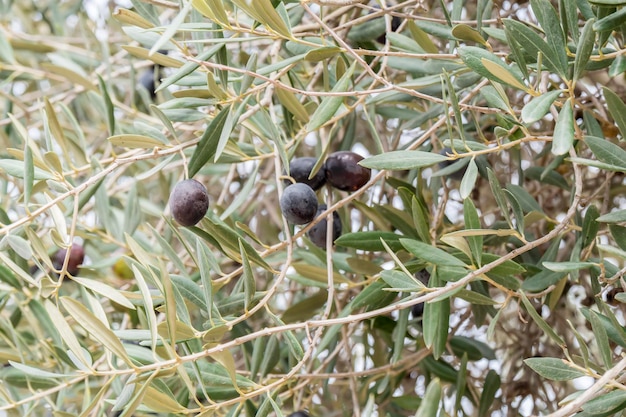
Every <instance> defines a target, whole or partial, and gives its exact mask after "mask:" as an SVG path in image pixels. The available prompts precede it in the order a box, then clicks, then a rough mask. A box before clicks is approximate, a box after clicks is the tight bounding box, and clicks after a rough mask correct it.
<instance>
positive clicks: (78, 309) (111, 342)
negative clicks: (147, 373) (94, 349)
mask: <svg viewBox="0 0 626 417" xmlns="http://www.w3.org/2000/svg"><path fill="white" fill-rule="evenodd" d="M61 304H63V307H65V309H66V310H67V311H68V313H70V315H71V316H72V317H73V318H74V320H76V323H78V324H80V325H81V326H82V327H84V328H85V330H87V332H89V334H90V335H91V336H92V337H93V338H94V339H96V340H97V341H98V342H100V343H101V344H102V345H103V346H104V347H105V348H106V349H108V350H109V351H111V353H113V354H115V355H117V356H118V357H119V358H120V359H122V360H123V361H124V362H126V364H127V365H129V366H133V364H132V362H131V360H130V358H129V357H128V354H127V353H126V350H125V349H124V346H123V345H122V342H120V340H119V339H118V338H117V336H115V334H114V333H113V332H112V331H111V329H109V327H108V326H107V325H105V324H104V323H103V322H102V321H100V319H98V318H97V317H96V316H95V315H94V314H93V313H92V312H91V311H89V310H88V309H87V307H85V306H84V305H83V304H82V303H81V302H79V301H78V300H75V299H73V298H70V297H61Z"/></svg>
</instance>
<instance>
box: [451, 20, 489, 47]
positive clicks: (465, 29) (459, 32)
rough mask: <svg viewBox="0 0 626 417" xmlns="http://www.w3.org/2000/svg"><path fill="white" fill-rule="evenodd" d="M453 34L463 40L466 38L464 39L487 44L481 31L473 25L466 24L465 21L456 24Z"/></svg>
mask: <svg viewBox="0 0 626 417" xmlns="http://www.w3.org/2000/svg"><path fill="white" fill-rule="evenodd" d="M452 36H454V37H455V38H457V39H461V40H464V41H470V42H476V43H479V44H481V45H483V46H487V42H486V41H485V39H484V38H483V37H482V36H481V35H480V32H478V31H477V30H476V29H474V28H473V27H471V26H469V25H466V24H464V23H461V24H458V25H455V26H454V27H453V28H452Z"/></svg>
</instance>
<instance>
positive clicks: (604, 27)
mask: <svg viewBox="0 0 626 417" xmlns="http://www.w3.org/2000/svg"><path fill="white" fill-rule="evenodd" d="M624 22H626V9H619V10H617V11H615V12H613V13H611V14H609V15H608V16H605V17H603V18H602V19H599V20H598V21H597V22H596V23H595V24H594V25H593V30H595V31H596V32H607V31H611V30H614V29H617V28H618V27H620V26H621V25H623V24H624Z"/></svg>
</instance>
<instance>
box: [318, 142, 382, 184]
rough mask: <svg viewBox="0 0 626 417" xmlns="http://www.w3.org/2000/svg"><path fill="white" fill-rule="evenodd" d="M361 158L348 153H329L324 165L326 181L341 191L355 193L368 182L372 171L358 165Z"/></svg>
mask: <svg viewBox="0 0 626 417" xmlns="http://www.w3.org/2000/svg"><path fill="white" fill-rule="evenodd" d="M361 160H363V157H362V156H361V155H359V154H357V153H354V152H350V151H339V152H333V153H331V154H330V155H329V156H328V158H327V159H326V162H325V163H324V172H325V173H326V181H328V183H329V184H330V185H332V186H333V187H335V188H338V189H340V190H343V191H356V190H358V189H359V188H361V187H363V186H364V185H365V184H367V182H368V181H369V180H370V176H371V175H372V170H371V169H369V168H365V167H362V166H361V165H359V161H361Z"/></svg>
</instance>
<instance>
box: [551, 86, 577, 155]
mask: <svg viewBox="0 0 626 417" xmlns="http://www.w3.org/2000/svg"><path fill="white" fill-rule="evenodd" d="M572 106H573V102H572V99H571V98H569V99H567V101H566V102H565V103H563V108H562V109H561V111H560V112H559V118H558V119H557V121H556V126H555V127H554V135H553V138H552V153H553V154H554V155H564V154H566V153H567V152H569V150H570V149H571V147H572V145H573V144H574V133H575V131H574V109H573V107H572Z"/></svg>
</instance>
